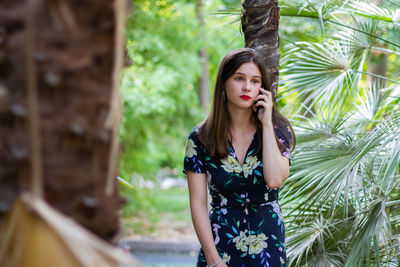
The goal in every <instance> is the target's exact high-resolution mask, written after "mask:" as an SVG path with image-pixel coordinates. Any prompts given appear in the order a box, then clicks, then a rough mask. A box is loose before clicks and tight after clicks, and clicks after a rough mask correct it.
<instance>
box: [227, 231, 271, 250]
mask: <svg viewBox="0 0 400 267" xmlns="http://www.w3.org/2000/svg"><path fill="white" fill-rule="evenodd" d="M267 239H268V237H266V236H265V234H263V233H261V234H258V235H250V234H249V231H248V230H247V229H246V230H245V231H240V234H239V235H238V236H236V237H235V238H234V239H233V242H234V243H236V245H235V246H236V249H237V250H241V251H242V252H247V253H248V254H249V255H251V254H260V253H261V252H262V251H263V249H264V248H266V247H267V246H268V244H267V242H265V241H266V240H267Z"/></svg>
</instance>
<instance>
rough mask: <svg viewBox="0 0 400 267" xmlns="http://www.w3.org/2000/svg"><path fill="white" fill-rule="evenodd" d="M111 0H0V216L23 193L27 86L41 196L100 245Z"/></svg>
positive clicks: (105, 230)
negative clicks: (34, 108) (34, 107)
mask: <svg viewBox="0 0 400 267" xmlns="http://www.w3.org/2000/svg"><path fill="white" fill-rule="evenodd" d="M116 1H118V0H115V1H110V0H97V1H88V0H70V1H62V0H31V2H29V1H23V0H2V1H0V184H1V187H0V218H1V217H3V215H4V214H5V213H6V212H7V211H8V210H10V208H11V205H12V204H13V201H14V200H15V199H16V197H17V195H18V194H20V193H21V192H23V191H26V190H29V191H30V190H31V189H32V185H31V182H32V181H31V180H32V174H31V173H32V167H31V161H32V158H33V156H32V150H31V143H32V136H31V135H30V126H29V123H30V115H31V114H30V105H29V103H28V89H27V88H28V87H29V86H36V88H37V92H38V93H37V96H36V97H37V98H38V114H39V116H38V125H39V134H38V136H39V138H38V139H40V147H39V151H40V155H41V159H42V160H41V162H39V163H40V166H41V169H42V177H43V197H44V199H45V200H46V201H47V202H48V203H49V204H51V205H52V206H54V207H55V208H57V209H58V210H60V211H61V212H62V213H64V214H66V215H68V216H71V217H72V218H74V219H75V220H76V221H77V222H78V223H80V224H82V225H83V226H85V227H86V228H88V229H89V230H91V231H92V232H94V233H95V234H97V235H98V236H100V237H102V238H103V239H106V240H109V241H110V240H112V238H113V237H115V234H116V233H117V232H118V230H119V210H120V207H121V204H122V199H121V197H120V196H119V194H118V190H117V184H116V183H117V180H116V177H117V162H116V154H117V149H115V148H116V147H115V146H114V147H113V146H112V143H113V140H115V137H116V136H117V135H118V131H115V129H116V128H117V127H115V125H116V123H117V124H118V123H119V122H118V121H117V122H116V118H115V117H114V116H113V114H114V113H113V110H116V109H114V108H115V107H116V105H117V104H118V100H119V99H117V96H118V92H117V93H116V92H115V91H116V90H117V88H116V87H115V81H116V77H117V76H118V73H117V72H115V71H116V70H117V71H119V66H118V65H119V62H118V60H116V58H118V57H116V56H115V55H117V54H118V52H117V53H116V51H117V50H118V49H120V48H118V44H116V38H115V36H116V31H117V27H116V16H115V13H114V2H116ZM28 3H30V6H29V5H28ZM30 12H32V13H30ZM27 14H31V22H32V23H31V25H29V26H30V27H31V30H32V31H31V32H30V36H31V37H30V38H28V33H29V32H28V28H29V27H28V23H27V17H29V16H27ZM120 34H121V33H120ZM122 34H123V33H122ZM121 48H122V47H121ZM29 51H30V52H29ZM29 62H30V63H31V64H30V65H29ZM113 72H114V73H113ZM29 75H30V76H29ZM28 77H30V78H28ZM117 120H118V119H117ZM115 152H116V153H115ZM110 162H111V163H110ZM107 177H111V178H112V179H109V180H108V179H107ZM107 181H112V183H109V184H108V185H107ZM106 188H108V190H109V193H108V194H106ZM0 220H1V219H0Z"/></svg>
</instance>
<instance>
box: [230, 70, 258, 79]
mask: <svg viewBox="0 0 400 267" xmlns="http://www.w3.org/2000/svg"><path fill="white" fill-rule="evenodd" d="M234 74H242V75H245V76H246V74H244V73H243V72H238V71H237V72H235V73H234ZM252 77H255V78H260V79H261V76H258V75H254V76H252Z"/></svg>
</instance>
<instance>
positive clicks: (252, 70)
mask: <svg viewBox="0 0 400 267" xmlns="http://www.w3.org/2000/svg"><path fill="white" fill-rule="evenodd" d="M235 73H242V74H245V75H247V76H259V77H261V71H260V69H259V68H258V66H257V65H256V64H254V63H253V62H247V63H243V64H242V65H240V67H239V68H238V69H237V70H236V71H235Z"/></svg>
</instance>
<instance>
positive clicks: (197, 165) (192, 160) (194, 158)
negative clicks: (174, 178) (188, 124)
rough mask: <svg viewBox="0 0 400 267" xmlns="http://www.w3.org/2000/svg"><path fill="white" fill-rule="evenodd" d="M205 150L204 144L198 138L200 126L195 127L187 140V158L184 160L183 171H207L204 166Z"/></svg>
mask: <svg viewBox="0 0 400 267" xmlns="http://www.w3.org/2000/svg"><path fill="white" fill-rule="evenodd" d="M204 158H205V151H204V146H203V145H202V144H201V143H200V141H199V139H198V128H197V127H196V128H194V129H193V130H192V131H191V132H190V134H189V137H188V139H187V141H186V149H185V158H184V160H183V172H184V173H185V174H187V171H192V172H196V173H205V172H206V169H205V166H204V162H205V160H204Z"/></svg>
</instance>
